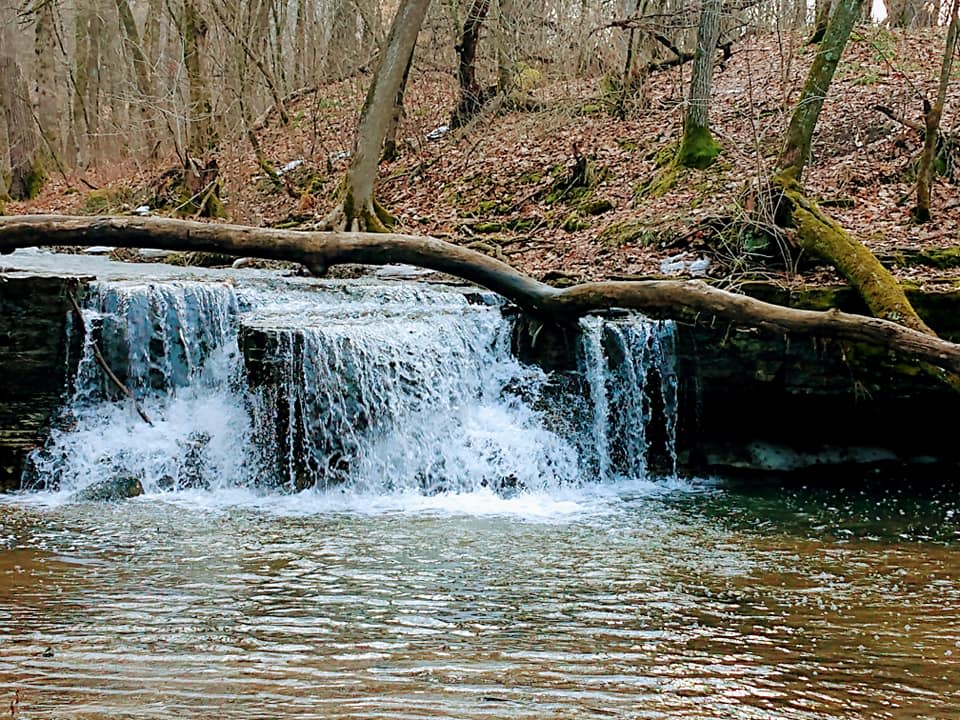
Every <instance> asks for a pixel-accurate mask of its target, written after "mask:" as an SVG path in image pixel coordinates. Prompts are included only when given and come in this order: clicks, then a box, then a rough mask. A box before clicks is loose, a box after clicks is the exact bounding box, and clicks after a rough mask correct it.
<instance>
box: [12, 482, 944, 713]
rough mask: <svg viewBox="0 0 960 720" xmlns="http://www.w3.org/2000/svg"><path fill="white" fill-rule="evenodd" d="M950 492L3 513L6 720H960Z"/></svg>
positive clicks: (785, 492)
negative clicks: (726, 719) (239, 719)
mask: <svg viewBox="0 0 960 720" xmlns="http://www.w3.org/2000/svg"><path fill="white" fill-rule="evenodd" d="M957 490H958V487H957V486H956V485H955V484H948V486H946V487H944V486H942V485H936V484H934V485H929V486H898V487H897V489H888V490H886V491H881V490H876V489H873V488H871V487H870V486H869V485H868V484H856V485H855V486H853V487H850V488H848V489H847V490H843V491H834V490H831V491H828V490H824V489H818V488H808V487H788V488H785V489H784V488H776V487H769V488H766V489H756V488H753V489H749V490H748V489H738V488H736V487H724V486H722V485H719V484H715V483H705V484H698V483H686V482H679V481H674V482H667V483H662V484H657V483H633V484H621V485H614V486H607V487H589V486H587V487H584V488H579V489H577V488H573V489H570V490H569V491H568V492H565V493H561V494H560V495H559V496H558V495H557V494H556V493H554V494H553V495H552V496H550V497H547V496H545V495H544V496H534V495H531V496H519V497H516V498H513V499H509V500H502V499H499V498H496V497H494V496H490V495H486V494H483V493H472V494H464V495H459V496H438V497H435V498H411V497H382V498H373V497H366V498H365V497H356V498H344V497H342V496H337V495H336V494H326V495H324V494H317V493H304V494H301V495H296V496H286V497H281V496H273V497H271V496H265V497H257V496H255V495H253V494H251V493H243V492H241V491H233V492H232V493H229V494H224V493H221V494H219V495H218V494H216V493H200V492H196V493H193V494H190V493H182V494H176V495H162V494H157V495H149V496H146V497H143V498H139V499H137V500H134V501H128V502H126V503H121V504H101V505H97V504H91V503H79V504H77V503H73V504H71V503H65V502H62V501H59V500H57V499H55V498H54V499H51V497H49V496H43V495H36V496H29V495H25V496H19V497H14V498H10V499H8V500H6V501H4V502H3V503H2V504H0V718H7V717H13V718H18V719H26V718H36V719H40V718H43V719H47V718H58V719H61V718H62V719H67V718H78V719H79V718H91V719H92V718H538V719H540V718H737V719H746V718H797V719H801V718H803V719H806V718H810V719H813V718H960V552H958V536H960V516H958V515H957V510H958V509H957V504H958V503H957V498H958V497H960V495H958V492H957Z"/></svg>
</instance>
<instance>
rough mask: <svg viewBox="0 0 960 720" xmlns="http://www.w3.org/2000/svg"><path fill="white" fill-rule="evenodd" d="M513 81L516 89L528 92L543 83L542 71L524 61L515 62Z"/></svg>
mask: <svg viewBox="0 0 960 720" xmlns="http://www.w3.org/2000/svg"><path fill="white" fill-rule="evenodd" d="M513 82H514V85H515V86H516V88H517V89H518V90H523V91H524V92H529V91H531V90H533V89H535V88H537V87H539V86H540V85H542V84H543V73H542V72H540V71H539V70H537V69H536V68H535V67H532V66H530V65H527V64H526V63H522V62H521V63H517V69H516V72H515V73H514V75H513Z"/></svg>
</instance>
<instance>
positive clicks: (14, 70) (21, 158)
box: [0, 50, 43, 200]
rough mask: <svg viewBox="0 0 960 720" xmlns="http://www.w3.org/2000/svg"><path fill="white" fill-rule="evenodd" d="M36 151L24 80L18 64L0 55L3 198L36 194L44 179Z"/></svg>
mask: <svg viewBox="0 0 960 720" xmlns="http://www.w3.org/2000/svg"><path fill="white" fill-rule="evenodd" d="M0 53H2V50H0ZM39 152H40V148H39V138H38V137H37V129H36V125H35V123H34V120H33V112H32V110H31V108H30V97H29V91H28V90H27V83H26V80H24V78H23V73H22V72H21V70H20V65H19V64H18V63H17V61H16V60H14V59H13V57H11V56H10V55H5V54H0V174H2V175H3V185H4V186H5V188H4V191H5V194H6V195H9V196H10V197H11V198H13V199H14V200H25V199H27V198H31V197H33V196H34V195H36V193H37V192H39V190H40V185H41V184H42V180H43V167H42V163H41V161H40V159H39V157H38V155H39Z"/></svg>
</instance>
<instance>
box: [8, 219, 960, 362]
mask: <svg viewBox="0 0 960 720" xmlns="http://www.w3.org/2000/svg"><path fill="white" fill-rule="evenodd" d="M104 243H109V244H112V245H118V246H123V247H157V248H164V249H168V250H197V251H203V252H217V253H225V254H228V255H238V256H244V257H249V256H253V257H260V258H264V259H268V260H287V261H293V262H299V263H303V264H304V265H307V266H308V267H311V268H312V269H313V270H314V271H323V270H325V269H326V268H329V267H330V266H332V265H338V264H343V263H365V264H371V265H383V264H387V263H409V264H412V265H419V266H421V267H425V268H429V269H431V270H437V271H439V272H445V273H449V274H451V275H455V276H457V277H460V278H463V279H464V280H469V281H471V282H475V283H477V284H478V285H481V286H483V287H486V288H488V289H490V290H492V291H494V292H496V293H499V294H500V295H502V296H503V297H505V298H507V299H508V300H511V301H512V302H514V303H516V304H517V305H518V306H519V307H520V308H521V309H522V310H524V311H525V312H527V313H529V314H531V315H533V316H535V317H538V318H541V319H543V320H545V321H558V322H559V321H564V322H569V321H570V320H571V319H573V318H576V317H579V316H583V315H587V314H590V313H592V312H597V311H602V310H606V309H609V308H626V309H633V310H641V311H644V312H646V313H648V314H651V315H655V316H658V317H678V318H679V317H690V316H699V315H701V314H705V315H707V316H715V317H719V318H723V319H726V320H729V321H731V322H735V323H739V324H742V325H747V326H752V327H759V328H765V329H768V330H773V331H776V332H785V333H787V332H789V333H801V334H807V335H816V336H818V337H822V338H833V339H839V340H849V341H853V342H865V343H871V344H874V345H879V346H883V347H887V348H889V349H891V350H898V351H901V352H904V353H907V354H909V355H913V356H915V357H917V358H918V359H920V360H922V361H925V362H927V363H930V364H931V365H935V366H936V367H939V368H944V369H946V370H948V371H950V372H953V373H958V372H960V345H957V344H954V343H951V342H947V341H945V340H941V339H940V338H938V337H936V336H935V335H931V334H928V332H924V331H920V330H914V329H912V328H909V327H904V326H903V325H901V324H898V323H896V322H891V321H889V320H883V319H880V318H872V317H864V316H860V315H851V314H847V313H843V312H840V311H837V310H829V311H827V312H816V311H811V310H796V309H793V308H786V307H782V306H779V305H773V304H770V303H765V302H762V301H760V300H756V299H753V298H750V297H747V296H744V295H737V294H734V293H730V292H726V291H723V290H718V289H716V288H713V287H710V286H709V285H707V284H705V283H703V282H700V281H696V280H693V281H679V280H650V281H638V282H597V283H584V284H581V285H575V286H573V287H569V288H565V289H562V290H561V289H557V288H554V287H551V286H549V285H546V284H544V283H541V282H539V281H537V280H534V279H533V278H531V277H529V276H527V275H524V274H523V273H520V272H518V271H517V270H515V269H514V268H512V267H510V266H509V265H507V264H506V263H503V262H501V261H499V260H496V259H494V258H491V257H487V256H486V255H483V254H482V253H478V252H476V251H474V250H469V249H467V248H463V247H460V246H457V245H452V244H450V243H447V242H444V241H442V240H437V239H436V238H430V237H422V236H413V235H398V234H372V233H344V232H329V233H328V232H296V231H292V230H273V229H267V228H254V227H245V226H241V225H217V224H210V223H201V222H192V221H187V220H173V219H168V218H140V217H99V218H90V217H69V216H59V215H21V216H11V217H4V218H0V252H2V253H10V252H13V251H14V250H15V249H17V248H20V247H32V246H35V245H38V244H39V245H102V244H104ZM924 327H926V326H924Z"/></svg>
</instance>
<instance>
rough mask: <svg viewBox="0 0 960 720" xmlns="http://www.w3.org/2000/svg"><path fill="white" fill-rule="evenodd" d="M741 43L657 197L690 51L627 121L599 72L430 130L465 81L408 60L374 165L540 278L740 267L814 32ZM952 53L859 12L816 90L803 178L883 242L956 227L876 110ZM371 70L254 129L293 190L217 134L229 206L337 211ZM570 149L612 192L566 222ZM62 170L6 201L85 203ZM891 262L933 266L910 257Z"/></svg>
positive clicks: (918, 239) (421, 222)
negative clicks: (613, 231) (818, 103)
mask: <svg viewBox="0 0 960 720" xmlns="http://www.w3.org/2000/svg"><path fill="white" fill-rule="evenodd" d="M733 52H734V55H733V57H732V58H731V59H730V60H729V61H728V62H727V63H726V65H725V66H724V67H722V68H719V69H718V72H717V74H716V76H715V87H714V102H713V105H712V110H711V123H712V125H713V126H714V128H715V131H716V134H717V137H718V139H719V140H720V142H721V144H722V145H723V147H724V152H723V154H722V155H721V157H720V161H719V162H718V163H717V164H716V165H715V166H714V167H712V168H710V169H708V170H707V171H702V172H701V171H696V170H694V171H686V172H682V173H680V174H679V175H678V177H677V180H676V184H675V185H674V186H673V187H672V189H671V190H669V191H668V192H667V193H666V194H664V195H662V196H660V197H654V196H652V195H651V194H649V193H638V192H637V189H638V188H640V187H642V186H643V185H644V183H645V182H646V181H648V180H649V179H650V178H651V177H653V176H654V175H655V173H656V172H657V167H656V164H655V156H656V154H657V153H658V152H659V151H661V150H663V149H664V148H665V147H667V146H669V144H670V143H672V142H675V141H676V140H678V139H679V134H680V130H681V121H682V112H683V97H684V91H685V86H686V82H687V79H688V78H687V76H686V73H687V72H688V69H687V68H680V69H674V70H671V71H669V72H663V73H659V74H657V75H655V76H653V77H651V78H650V80H649V81H648V84H647V88H646V92H645V98H643V99H641V100H642V102H640V103H638V105H639V107H637V108H635V109H634V110H633V112H631V114H630V116H629V117H628V118H627V119H626V120H619V119H616V118H614V117H613V116H611V115H610V114H609V113H607V112H605V110H604V108H603V102H602V100H603V98H602V97H600V91H599V87H600V82H599V81H598V80H596V79H592V80H570V81H568V82H565V83H562V84H555V85H551V86H549V87H545V88H538V89H536V90H534V91H533V92H532V95H531V97H534V98H536V99H537V100H539V101H541V105H542V107H543V108H544V109H542V110H540V111H538V112H510V113H507V114H496V113H490V114H489V115H487V116H483V117H480V118H478V119H477V120H476V121H475V122H474V123H473V124H472V125H471V126H469V127H467V128H464V129H461V130H459V131H456V132H450V133H446V134H444V135H442V136H441V137H440V138H439V139H436V140H429V139H427V135H428V133H430V131H431V130H433V129H434V128H437V127H439V126H442V125H444V124H445V123H446V121H447V118H448V116H449V113H450V110H451V108H453V107H454V105H455V102H456V87H455V84H454V81H453V78H452V75H444V74H441V73H438V72H423V73H420V74H419V75H415V76H414V77H412V78H411V87H410V88H409V90H408V92H407V98H406V107H407V117H406V118H405V121H404V124H403V127H402V132H401V138H402V143H401V149H402V151H403V154H402V156H401V158H400V159H399V160H397V161H395V162H393V163H391V164H389V165H383V166H382V167H381V182H380V196H381V200H382V201H383V202H384V203H385V204H386V205H387V206H388V207H389V208H391V209H392V210H393V211H394V212H396V213H397V214H398V217H399V219H400V225H401V228H400V229H402V230H403V231H406V232H412V233H419V234H430V235H435V236H438V237H442V238H445V239H447V240H451V241H453V242H458V243H463V244H472V246H473V247H476V248H478V249H481V250H483V251H486V252H490V253H492V254H496V255H498V256H500V257H502V258H504V259H506V260H507V261H508V262H510V263H511V264H513V265H515V266H516V267H518V268H519V269H521V270H524V271H526V272H529V273H531V274H533V275H535V276H538V277H543V276H549V275H552V276H556V275H558V274H566V275H570V276H573V277H575V278H578V279H588V278H589V279H597V278H608V277H620V276H632V275H639V274H643V275H649V274H659V273H660V271H661V263H662V261H664V260H665V259H667V258H670V257H672V256H677V255H681V254H683V256H684V258H686V259H694V258H697V257H699V256H701V255H707V256H711V257H712V259H713V265H712V266H711V274H713V275H715V276H718V277H727V278H728V279H731V280H732V279H735V278H736V277H737V274H738V273H740V272H742V271H743V270H744V265H743V263H742V245H741V243H742V242H743V240H744V237H745V233H746V234H747V235H749V234H750V233H749V232H747V231H748V230H749V225H744V224H742V221H743V220H745V219H746V217H747V216H746V215H745V214H744V212H743V206H744V205H746V206H747V209H751V208H753V207H754V205H755V203H756V202H757V200H756V199H757V198H758V197H762V191H763V188H764V182H765V178H766V176H767V174H768V173H769V170H770V168H771V166H772V163H774V162H775V160H776V156H777V152H778V150H779V148H780V142H781V138H782V134H783V130H784V128H785V125H786V122H787V120H788V118H789V111H790V109H791V107H792V103H793V102H794V101H795V100H796V97H797V95H798V94H799V90H800V88H801V86H802V83H803V79H804V76H805V73H806V70H807V68H808V66H809V63H810V61H811V59H812V57H813V53H814V52H815V48H812V47H807V46H804V45H802V44H801V42H800V41H799V40H793V42H792V43H790V42H789V41H788V38H785V37H779V38H778V37H774V36H770V35H762V36H748V37H746V38H744V39H743V40H741V41H740V42H739V43H737V44H736V45H735V46H734V48H733ZM942 53H943V33H942V32H940V31H938V30H927V31H913V32H911V33H909V34H903V33H899V32H891V31H889V30H887V29H884V28H877V27H872V28H862V29H861V30H860V31H859V32H858V34H857V35H856V36H855V37H854V38H853V39H852V40H851V43H850V45H849V46H848V49H847V52H846V53H845V56H844V59H843V61H842V62H841V65H840V68H839V69H838V73H837V77H836V80H835V82H834V85H833V87H832V88H831V91H830V96H829V97H828V98H827V101H826V103H825V105H824V110H823V115H822V116H821V120H820V125H819V128H818V134H817V136H816V138H815V142H814V150H813V157H812V160H811V165H810V167H809V170H808V171H807V174H806V176H805V184H806V186H807V188H808V191H809V192H810V194H811V195H812V196H814V197H817V198H820V199H821V200H826V201H831V205H837V206H836V207H833V206H832V207H830V210H829V211H830V212H831V213H832V214H833V215H834V216H835V217H836V218H837V219H838V220H840V221H841V222H842V223H843V224H844V226H845V227H846V228H848V229H849V230H850V231H851V232H853V233H854V234H855V235H856V237H858V238H860V239H861V240H863V241H864V242H865V243H867V245H868V246H869V247H871V248H872V249H874V250H875V251H877V252H879V253H891V252H894V251H896V250H897V249H901V248H905V247H909V248H929V247H942V246H952V245H956V244H958V231H960V195H958V188H957V185H955V184H953V183H952V182H951V181H949V180H948V179H946V178H938V179H937V181H936V184H935V188H934V193H935V195H934V200H933V208H932V209H933V212H934V217H935V219H934V222H932V223H929V224H927V225H925V226H917V225H914V224H913V223H912V222H911V220H910V217H909V208H910V206H911V205H912V203H913V196H912V192H911V191H912V180H911V177H910V175H911V172H910V168H911V166H912V163H914V162H915V160H916V158H917V156H918V155H919V150H920V147H921V143H922V138H920V137H919V135H918V133H916V132H915V131H914V130H911V129H909V128H907V127H905V126H903V125H901V124H899V123H897V122H895V121H892V120H890V119H888V118H887V117H885V116H884V115H882V114H880V113H879V112H877V111H875V110H874V109H873V108H874V106H875V105H877V104H882V105H885V106H887V107H889V108H891V109H892V110H893V111H894V112H895V113H900V114H902V115H903V116H904V117H906V118H909V119H911V120H914V121H918V120H920V112H921V98H922V97H923V96H924V95H925V96H927V97H933V95H934V93H935V89H936V79H937V77H938V74H939V65H940V61H941V58H942ZM362 84H363V78H360V79H358V80H356V81H354V82H348V83H342V84H340V85H338V86H335V87H329V88H324V89H322V90H321V91H320V92H318V93H316V94H314V95H311V96H307V97H305V98H303V99H301V100H300V101H298V103H297V104H296V106H295V107H294V108H291V110H292V113H291V114H292V116H293V117H294V121H293V124H292V126H290V127H278V126H277V122H276V120H274V121H273V122H271V123H270V124H269V125H268V126H267V127H266V128H265V129H264V130H263V131H262V132H261V133H260V138H261V143H262V145H263V147H264V149H265V151H266V152H267V154H268V155H269V157H270V160H271V161H272V162H273V163H274V164H275V165H276V167H278V168H280V167H283V166H284V165H285V164H287V163H288V162H290V161H294V160H303V161H304V163H303V165H301V166H300V167H298V168H297V169H296V170H292V171H291V172H290V173H289V174H288V175H286V176H285V178H286V179H287V180H288V182H290V183H291V188H292V189H293V190H294V194H295V195H299V194H300V193H302V192H303V189H304V188H305V187H308V186H309V188H310V190H311V192H310V193H309V194H306V195H304V196H303V197H301V199H300V200H296V199H294V198H292V197H290V195H289V194H287V193H284V192H277V191H276V190H275V189H273V188H270V187H269V184H268V183H265V182H263V181H262V180H258V179H257V178H258V176H259V175H260V170H259V169H258V168H257V166H256V163H255V161H254V158H253V152H252V151H251V149H250V148H249V146H248V145H246V144H245V143H240V142H237V143H234V144H233V145H231V146H229V147H226V148H224V149H223V151H222V155H221V162H220V166H221V169H222V173H223V176H224V178H225V180H226V183H227V199H228V209H229V212H230V220H231V221H234V222H241V223H248V224H253V225H275V224H295V223H303V224H306V225H307V226H309V224H310V221H311V220H312V219H314V218H315V217H322V216H323V215H324V214H325V213H326V211H327V210H329V207H330V204H331V203H332V194H333V192H334V191H335V189H336V186H337V183H338V180H339V177H340V176H341V174H342V172H343V170H344V169H345V167H346V163H347V162H348V160H347V157H346V155H347V151H348V150H349V149H350V146H351V143H352V137H353V127H354V123H355V120H356V109H357V108H358V107H359V106H360V104H361V102H362V92H363V87H362ZM958 110H960V87H958V86H957V83H954V84H953V85H952V87H951V89H950V93H949V95H948V99H947V107H946V113H945V116H944V119H943V128H944V129H945V130H947V131H949V132H952V133H954V134H960V130H958V129H957V125H960V112H958ZM578 154H584V155H587V156H590V157H591V158H594V159H595V162H596V165H597V167H598V168H600V169H601V171H602V174H601V180H600V182H599V184H598V185H597V186H596V188H595V189H594V191H593V193H592V196H591V197H592V198H593V199H604V200H609V201H610V203H612V205H613V208H612V209H611V210H608V211H606V212H604V213H602V214H599V215H595V216H590V215H585V216H583V217H582V218H579V222H577V223H574V224H571V223H569V222H566V221H567V220H569V219H570V217H571V214H572V213H574V212H575V211H576V210H577V207H578V202H579V201H578V200H576V199H574V198H569V197H567V198H561V199H559V200H556V201H553V202H551V201H550V200H551V198H550V197H549V195H550V189H551V187H552V185H553V183H554V182H555V181H557V180H558V179H559V178H561V177H562V176H563V175H564V173H566V172H568V171H569V170H570V169H571V168H572V167H573V164H574V161H575V157H576V156H577V155H578ZM129 170H130V171H131V174H130V175H129V176H127V177H126V178H125V179H124V182H127V183H129V184H131V185H137V184H146V183H147V177H146V175H145V174H144V172H143V171H141V172H140V173H139V174H137V173H136V172H135V168H130V169H129ZM153 170H154V171H156V170H159V168H155V169H153ZM123 172H124V168H116V167H114V168H111V169H110V171H109V173H107V171H102V172H101V175H102V177H97V176H95V175H96V174H94V176H92V180H93V181H95V182H96V184H101V183H102V182H105V181H109V180H111V179H112V177H111V176H114V177H115V176H118V175H121V174H122V173H123ZM147 174H149V173H147ZM87 179H88V180H90V179H91V177H88V178H87ZM65 187H66V185H65V182H64V180H63V179H59V180H57V179H55V181H54V182H51V183H50V184H49V186H48V188H47V190H46V191H45V193H44V194H43V196H42V197H41V198H39V199H38V200H36V201H33V202H31V203H22V204H11V205H9V206H8V212H40V211H57V212H72V211H76V209H77V208H78V207H79V206H80V205H81V204H82V202H83V199H84V197H83V194H82V193H72V194H71V193H66V192H65ZM627 221H630V222H637V223H640V224H641V231H640V232H637V233H635V237H634V239H633V240H631V241H630V242H626V243H619V242H611V241H609V240H607V239H606V238H605V236H604V235H603V232H604V230H605V229H607V228H610V227H611V226H614V225H615V224H617V223H623V222H627ZM565 224H566V227H568V228H570V229H564V226H565ZM747 240H748V241H749V237H748V238H747ZM788 240H789V238H786V239H785V240H784V239H783V238H781V242H785V241H788ZM773 254H774V256H775V257H776V256H777V255H778V253H777V252H774V253H773ZM789 265H791V263H785V262H784V261H782V260H780V261H777V260H776V259H774V260H773V261H768V263H767V266H766V267H767V270H766V271H767V272H770V273H777V274H779V275H780V276H781V277H784V278H787V277H789V276H790V273H789V272H786V273H785V272H784V271H785V269H787V267H788V266H789ZM819 272H820V277H829V276H830V274H829V272H826V271H823V270H821V271H819ZM898 272H900V273H901V275H902V276H904V277H911V278H915V279H920V280H923V279H924V277H923V274H922V273H919V274H918V271H917V270H916V269H905V270H898Z"/></svg>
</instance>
